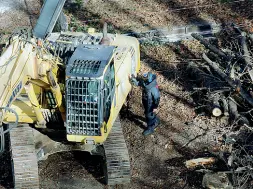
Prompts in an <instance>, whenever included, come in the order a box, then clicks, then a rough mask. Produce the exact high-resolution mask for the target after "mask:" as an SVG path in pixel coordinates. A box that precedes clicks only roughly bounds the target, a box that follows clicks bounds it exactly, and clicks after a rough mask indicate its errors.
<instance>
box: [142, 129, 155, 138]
mask: <svg viewBox="0 0 253 189" xmlns="http://www.w3.org/2000/svg"><path fill="white" fill-rule="evenodd" d="M152 133H154V129H153V128H152V127H148V128H147V129H146V130H145V131H143V133H142V134H143V135H144V136H148V135H150V134H152Z"/></svg>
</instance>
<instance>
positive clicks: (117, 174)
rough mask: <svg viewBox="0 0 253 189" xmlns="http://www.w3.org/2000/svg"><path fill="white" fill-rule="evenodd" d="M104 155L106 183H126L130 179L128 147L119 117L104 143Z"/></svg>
mask: <svg viewBox="0 0 253 189" xmlns="http://www.w3.org/2000/svg"><path fill="white" fill-rule="evenodd" d="M104 150H105V156H106V169H107V170H106V171H107V175H106V183H107V184H108V185H116V184H127V183H130V179H131V168H130V161H129V154H128V149H127V146H126V143H125V139H124V135H123V132H122V128H121V123H120V120H119V118H117V119H116V121H115V123H114V125H113V127H112V130H111V132H110V134H109V136H108V138H107V140H106V141H105V143H104Z"/></svg>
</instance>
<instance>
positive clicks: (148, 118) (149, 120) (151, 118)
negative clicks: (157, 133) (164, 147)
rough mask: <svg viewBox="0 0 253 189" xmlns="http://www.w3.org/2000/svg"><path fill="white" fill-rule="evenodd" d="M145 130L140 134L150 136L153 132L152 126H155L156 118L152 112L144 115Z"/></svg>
mask: <svg viewBox="0 0 253 189" xmlns="http://www.w3.org/2000/svg"><path fill="white" fill-rule="evenodd" d="M145 116H146V122H147V129H146V130H145V131H144V132H143V133H142V134H143V135H144V136H147V135H150V134H152V133H153V132H154V125H155V124H156V116H155V115H154V113H153V112H150V113H147V114H145Z"/></svg>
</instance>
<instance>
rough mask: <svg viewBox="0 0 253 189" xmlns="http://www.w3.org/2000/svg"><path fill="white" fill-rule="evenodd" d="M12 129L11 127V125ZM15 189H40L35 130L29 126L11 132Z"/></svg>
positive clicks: (21, 126) (24, 125)
mask: <svg viewBox="0 0 253 189" xmlns="http://www.w3.org/2000/svg"><path fill="white" fill-rule="evenodd" d="M10 127H11V125H10ZM10 147H11V151H12V163H13V165H12V167H13V177H14V185H15V189H39V172H38V163H37V155H36V153H35V145H34V135H33V129H32V128H31V127H29V125H28V124H23V125H19V126H18V127H17V128H14V129H12V130H11V131H10Z"/></svg>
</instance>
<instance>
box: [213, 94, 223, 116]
mask: <svg viewBox="0 0 253 189" xmlns="http://www.w3.org/2000/svg"><path fill="white" fill-rule="evenodd" d="M219 100H220V95H218V94H216V95H214V96H213V99H212V101H213V106H212V111H211V112H212V115H213V116H215V117H219V116H221V114H222V111H221V106H220V103H219Z"/></svg>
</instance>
